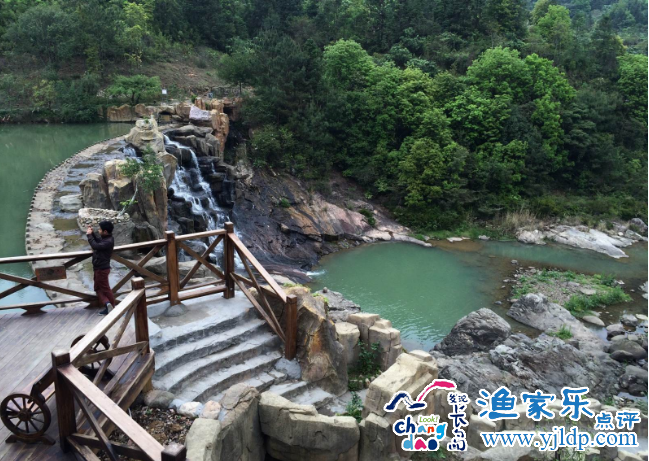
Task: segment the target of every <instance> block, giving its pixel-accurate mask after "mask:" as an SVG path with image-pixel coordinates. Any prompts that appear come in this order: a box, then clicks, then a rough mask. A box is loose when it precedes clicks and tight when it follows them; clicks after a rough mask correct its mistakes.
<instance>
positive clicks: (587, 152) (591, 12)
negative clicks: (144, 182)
mask: <svg viewBox="0 0 649 461" xmlns="http://www.w3.org/2000/svg"><path fill="white" fill-rule="evenodd" d="M0 36H1V37H2V38H1V39H0V52H1V53H2V59H3V60H6V61H7V62H11V63H16V64H15V65H13V66H12V68H16V69H20V70H19V71H13V70H12V72H16V75H14V74H8V73H7V72H5V71H4V69H3V71H1V72H0V99H1V100H2V101H3V103H4V105H3V108H2V109H0V110H1V111H2V114H6V113H12V111H14V110H15V107H16V106H17V105H20V104H21V103H23V104H24V101H29V104H30V108H33V110H34V112H35V113H36V114H40V115H41V117H47V118H48V119H49V118H55V119H57V120H61V121H68V122H90V121H94V120H96V119H97V108H98V107H99V106H101V105H105V104H106V102H107V101H106V100H101V98H100V97H98V95H102V96H103V95H107V96H108V97H110V98H114V99H115V100H122V101H125V102H129V103H131V104H135V103H139V102H149V101H154V100H156V99H157V97H158V96H159V94H160V85H161V83H160V81H159V80H156V77H147V76H144V75H134V76H131V77H129V76H125V75H118V76H116V77H114V81H111V80H112V78H111V77H109V76H107V74H109V73H108V72H107V70H110V74H112V73H114V72H115V73H124V72H126V71H125V70H123V69H129V68H132V69H134V70H135V71H136V72H138V73H139V74H147V75H154V74H153V73H152V72H150V70H151V69H150V68H145V65H146V64H152V63H156V64H157V63H158V62H160V61H180V63H181V64H182V61H183V60H187V59H188V60H192V59H195V60H196V62H195V64H196V65H198V66H199V67H201V68H211V67H212V66H214V67H218V72H219V76H220V77H222V78H223V79H225V80H226V81H227V82H229V83H232V84H239V83H241V84H243V85H246V86H250V87H252V91H250V92H248V94H247V96H246V98H245V101H244V105H243V111H242V122H241V123H242V128H245V131H243V132H249V133H252V137H251V140H250V142H249V143H248V150H249V152H248V154H249V157H250V159H251V161H252V163H253V166H254V167H256V168H268V167H270V168H273V169H278V170H285V171H287V172H289V173H291V174H294V175H297V176H299V177H301V178H303V179H306V180H317V181H320V182H321V183H326V181H327V179H328V175H329V174H330V172H331V170H333V169H336V170H339V171H340V172H342V173H343V174H344V175H345V176H347V177H349V178H352V179H353V180H355V181H356V182H357V183H358V184H359V185H360V187H362V188H363V189H364V190H363V192H364V193H365V194H366V195H367V196H368V197H372V198H374V199H375V200H377V201H378V202H381V203H382V204H383V205H385V206H387V207H388V208H390V209H391V210H392V211H393V212H394V214H395V215H396V216H397V217H398V218H399V219H400V220H401V221H403V223H404V224H406V225H411V226H414V227H417V228H419V229H426V231H427V232H440V231H443V230H448V229H458V228H462V227H467V228H468V227H470V226H471V223H473V222H476V221H483V220H488V219H501V218H502V217H503V216H506V215H507V214H508V213H516V212H517V211H518V210H520V209H522V208H524V209H528V210H530V212H531V213H533V214H535V215H537V216H539V217H546V216H550V217H553V218H554V217H558V218H562V217H566V216H570V217H579V218H583V219H584V220H599V219H612V218H615V217H620V218H623V219H628V218H632V217H636V216H639V217H641V218H644V219H646V218H647V206H646V204H647V201H646V197H647V181H646V171H647V155H646V152H647V57H646V54H647V4H646V0H617V1H615V2H604V3H602V2H595V1H594V0H580V1H578V2H572V3H567V2H555V1H554V0H537V1H535V2H525V1H523V0H489V1H482V0H467V1H465V2H451V1H448V0H440V1H435V2H424V1H420V0H416V1H407V2H406V1H404V2H401V1H398V2H386V1H380V0H357V1H356V0H355V1H349V2H333V1H315V0H305V1H299V2H298V1H295V0H288V1H286V0H282V1H280V0H268V1H260V0H251V1H242V0H228V1H224V0H188V1H180V0H126V1H122V0H119V1H118V0H68V1H65V2H60V1H42V0H5V1H4V2H2V7H1V8H0ZM193 49H201V50H205V51H204V52H201V53H198V54H197V53H191V50H193ZM172 50H173V51H174V53H171V52H170V51H172ZM215 50H218V53H217V52H216V51H215ZM190 54H191V55H192V56H193V57H190ZM3 62H4V61H3ZM161 64H164V63H161ZM33 67H36V68H39V69H37V70H36V71H34V69H33ZM160 67H162V66H160ZM113 69H119V70H113ZM18 72H24V75H25V76H27V75H28V76H29V79H30V81H29V83H27V84H26V83H25V78H24V77H23V75H19V74H18ZM106 86H108V88H107V90H106V91H105V92H102V91H101V89H102V88H105V87H106ZM367 219H368V222H370V219H371V218H370V217H368V218H367ZM370 224H372V223H370ZM510 231H511V229H510Z"/></svg>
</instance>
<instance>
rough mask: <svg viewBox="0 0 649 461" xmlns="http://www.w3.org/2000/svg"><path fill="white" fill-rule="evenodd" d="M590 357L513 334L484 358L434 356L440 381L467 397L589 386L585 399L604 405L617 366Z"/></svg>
mask: <svg viewBox="0 0 649 461" xmlns="http://www.w3.org/2000/svg"><path fill="white" fill-rule="evenodd" d="M591 352H592V351H584V350H579V349H577V348H575V347H573V346H572V345H570V344H568V343H566V342H564V341H563V340H561V339H559V338H555V337H551V336H548V335H545V334H541V335H540V336H538V337H537V338H533V339H532V338H529V337H527V336H525V335H524V334H521V333H517V334H512V335H511V336H510V337H509V338H507V339H506V340H505V341H504V342H503V344H500V345H498V346H496V347H495V348H494V349H492V350H491V351H489V352H477V353H472V354H467V355H461V356H452V357H450V356H446V355H444V354H442V353H440V352H437V351H433V356H434V357H435V359H436V360H437V365H438V367H439V376H440V377H441V378H446V379H450V380H453V381H455V382H456V383H457V384H458V387H459V388H460V390H462V391H463V392H468V393H469V394H470V395H478V392H479V391H480V389H486V390H487V391H488V392H494V391H495V390H496V389H498V388H499V387H500V386H502V385H503V383H507V386H508V388H509V389H511V390H512V392H514V393H520V392H522V391H529V389H543V390H544V391H547V392H550V393H553V394H556V395H560V392H561V389H562V388H563V387H565V386H569V387H582V386H588V387H589V388H590V394H589V395H592V396H594V397H595V398H597V399H600V400H603V399H604V398H605V397H606V396H607V395H610V394H612V393H615V392H616V391H615V386H616V383H617V378H618V377H619V374H620V371H621V370H620V365H619V364H618V363H617V362H615V361H614V360H611V359H610V358H609V357H608V355H606V354H602V355H593V354H592V353H591Z"/></svg>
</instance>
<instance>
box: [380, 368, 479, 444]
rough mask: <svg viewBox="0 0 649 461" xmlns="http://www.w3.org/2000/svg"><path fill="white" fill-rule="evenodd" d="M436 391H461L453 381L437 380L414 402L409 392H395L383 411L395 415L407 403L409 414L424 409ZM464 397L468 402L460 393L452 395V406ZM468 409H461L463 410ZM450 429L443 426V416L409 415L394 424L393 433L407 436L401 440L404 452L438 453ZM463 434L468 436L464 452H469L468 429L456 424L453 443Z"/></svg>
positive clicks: (450, 399) (450, 398)
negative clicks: (460, 427)
mask: <svg viewBox="0 0 649 461" xmlns="http://www.w3.org/2000/svg"><path fill="white" fill-rule="evenodd" d="M434 389H446V390H454V389H457V386H456V385H455V383H454V382H453V381H447V380H445V379H436V380H434V381H433V382H432V383H430V384H429V385H428V386H426V387H425V388H424V390H423V391H421V393H420V394H419V395H418V396H417V398H416V399H414V400H413V398H412V397H411V395H410V394H409V393H408V392H406V391H399V392H397V393H395V394H394V395H393V396H392V398H391V399H390V401H389V402H388V403H386V404H385V406H384V407H383V409H384V410H385V411H386V412H389V413H392V412H394V411H395V410H396V409H397V408H398V406H399V403H403V404H404V406H405V407H406V409H407V410H408V411H421V410H424V409H425V408H426V406H427V404H426V402H425V401H424V399H425V398H426V396H427V395H428V394H429V393H430V392H431V391H433V390H434ZM456 394H457V395H456ZM460 395H461V396H462V399H463V401H465V402H466V403H468V398H467V397H466V394H460V393H456V392H451V393H449V394H448V399H449V403H451V402H456V401H458V398H459V396H460ZM451 396H453V397H451ZM464 408H466V406H464ZM464 408H462V409H460V411H461V410H463V409H464ZM455 410H458V409H457V408H455V407H454V411H455ZM449 416H451V415H449ZM462 416H464V414H462ZM454 421H455V420H454ZM447 426H448V423H440V417H439V416H438V415H433V414H431V415H417V416H416V417H415V416H413V415H407V416H406V417H405V418H403V419H399V420H397V421H396V422H395V423H394V424H393V425H392V431H393V432H394V433H395V435H398V436H400V437H405V438H404V439H403V440H402V441H401V448H402V449H403V450H404V451H437V450H438V448H439V442H440V440H442V439H443V438H444V436H445V435H446V428H447ZM462 435H463V436H464V437H463V438H464V440H463V441H461V442H464V447H465V448H464V449H465V450H466V434H465V433H464V430H462V429H459V428H457V426H456V425H454V428H453V436H454V438H453V440H452V441H451V442H454V441H456V438H458V436H462ZM460 438H462V437H460ZM448 448H449V449H450V450H453V448H452V447H451V443H449V447H448ZM456 451H464V450H462V449H461V448H460V449H456Z"/></svg>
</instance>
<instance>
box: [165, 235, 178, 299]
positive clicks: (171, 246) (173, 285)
mask: <svg viewBox="0 0 649 461" xmlns="http://www.w3.org/2000/svg"><path fill="white" fill-rule="evenodd" d="M165 238H166V239H167V281H168V282H169V303H170V304H171V305H172V306H175V305H176V304H180V298H179V297H178V291H179V290H180V279H179V277H178V248H177V247H176V234H175V233H174V232H173V231H166V232H165Z"/></svg>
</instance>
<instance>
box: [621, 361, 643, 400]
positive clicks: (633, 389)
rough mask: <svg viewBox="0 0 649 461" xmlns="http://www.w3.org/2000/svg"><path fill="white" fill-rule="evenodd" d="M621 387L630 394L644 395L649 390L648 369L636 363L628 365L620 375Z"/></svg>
mask: <svg viewBox="0 0 649 461" xmlns="http://www.w3.org/2000/svg"><path fill="white" fill-rule="evenodd" d="M619 383H620V387H621V388H622V389H626V390H627V391H628V392H629V394H631V395H635V396H638V397H639V396H642V395H643V394H646V392H647V370H645V369H644V368H640V367H638V366H635V365H628V366H627V367H626V368H625V370H624V374H623V375H622V376H621V377H620V381H619Z"/></svg>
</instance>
